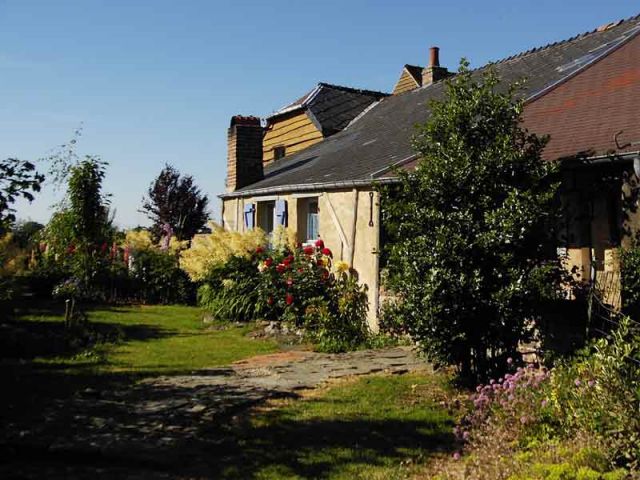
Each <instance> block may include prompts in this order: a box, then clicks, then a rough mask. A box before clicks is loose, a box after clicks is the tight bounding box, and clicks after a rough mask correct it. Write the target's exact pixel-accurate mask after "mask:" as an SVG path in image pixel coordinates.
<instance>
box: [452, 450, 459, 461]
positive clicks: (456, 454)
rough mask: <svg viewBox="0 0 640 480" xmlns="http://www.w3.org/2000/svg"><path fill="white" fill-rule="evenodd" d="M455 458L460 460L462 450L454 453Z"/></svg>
mask: <svg viewBox="0 0 640 480" xmlns="http://www.w3.org/2000/svg"><path fill="white" fill-rule="evenodd" d="M453 459H454V460H460V452H455V453H454V454H453Z"/></svg>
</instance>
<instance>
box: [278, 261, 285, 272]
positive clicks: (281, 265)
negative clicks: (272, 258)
mask: <svg viewBox="0 0 640 480" xmlns="http://www.w3.org/2000/svg"><path fill="white" fill-rule="evenodd" d="M286 269H287V267H286V265H283V264H282V263H279V264H278V265H276V272H278V273H282V272H284V271H285V270H286Z"/></svg>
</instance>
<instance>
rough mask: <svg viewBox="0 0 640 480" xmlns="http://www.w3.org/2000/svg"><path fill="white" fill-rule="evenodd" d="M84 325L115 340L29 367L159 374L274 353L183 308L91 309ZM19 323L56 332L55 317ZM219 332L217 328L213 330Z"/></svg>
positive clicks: (58, 319) (28, 317) (242, 331)
mask: <svg viewBox="0 0 640 480" xmlns="http://www.w3.org/2000/svg"><path fill="white" fill-rule="evenodd" d="M88 317H89V322H90V324H91V326H92V327H95V328H97V329H98V330H99V331H103V332H105V331H108V330H109V329H111V330H115V331H117V336H119V337H121V341H119V342H116V343H109V342H107V343H102V344H100V345H98V346H96V347H94V348H92V349H91V351H88V352H87V351H84V352H74V353H73V354H72V355H64V356H60V355H58V356H52V357H51V356H42V357H38V356H36V357H35V358H34V363H36V364H41V365H58V366H61V367H64V369H65V371H66V372H67V373H74V372H78V371H81V370H85V369H87V368H91V370H92V371H93V373H95V374H98V375H99V374H103V373H122V374H135V375H160V374H177V373H185V372H190V371H193V370H196V369H200V368H206V367H214V366H220V365H227V364H229V363H231V362H234V361H236V360H241V359H243V358H247V357H250V356H253V355H259V354H262V353H269V352H272V351H275V350H276V349H277V346H276V345H275V343H273V342H268V341H258V340H253V339H250V338H247V337H246V334H247V333H248V332H249V330H250V328H251V327H249V326H243V327H237V326H229V327H228V328H216V325H213V326H210V327H207V325H205V324H203V322H202V311H201V310H200V309H198V308H195V307H187V306H158V305H154V306H129V307H109V308H96V309H93V310H90V311H89V312H88ZM20 320H21V322H23V324H27V325H28V322H31V323H34V324H36V323H39V324H43V323H44V324H46V323H51V324H52V325H54V326H57V327H58V328H61V326H62V322H63V317H62V315H60V314H51V313H49V312H48V311H44V312H36V313H34V312H29V313H26V314H24V315H22V316H21V317H20ZM218 327H219V326H218Z"/></svg>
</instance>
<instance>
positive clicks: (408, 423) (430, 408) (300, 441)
mask: <svg viewBox="0 0 640 480" xmlns="http://www.w3.org/2000/svg"><path fill="white" fill-rule="evenodd" d="M89 321H90V325H91V328H92V329H94V330H95V331H97V332H99V336H100V337H101V338H107V339H110V338H116V337H117V338H118V339H119V341H118V342H115V343H112V342H106V343H101V344H98V345H97V346H94V347H93V348H91V349H86V348H82V345H80V346H78V348H76V349H74V350H73V351H70V352H68V353H67V354H66V355H60V354H59V352H58V351H57V350H56V349H55V348H49V347H50V346H51V345H49V344H50V343H51V342H50V339H51V338H54V337H55V335H52V334H55V333H60V329H61V328H62V316H61V315H60V312H58V313H50V311H48V310H47V309H46V308H43V309H42V310H37V309H34V308H31V309H30V310H29V311H25V312H23V314H22V315H21V316H20V320H19V324H20V325H21V326H23V327H25V328H27V329H29V328H30V329H31V330H32V333H34V332H35V333H36V334H37V335H35V337H38V338H41V339H42V338H44V339H45V342H44V343H42V342H35V343H34V344H33V345H28V346H27V347H28V348H26V349H25V350H24V352H26V353H28V355H26V356H25V357H24V359H23V360H21V361H15V360H11V359H5V360H3V364H4V365H3V369H2V371H1V373H0V377H2V378H1V379H0V380H1V381H2V382H3V386H4V391H5V394H4V395H3V396H2V397H1V398H0V411H2V412H3V416H5V417H6V418H7V419H10V421H12V422H17V423H18V424H21V425H22V424H24V425H26V426H28V425H29V422H31V423H33V422H34V420H33V419H35V418H38V417H37V415H36V414H37V412H40V411H42V410H43V409H44V408H45V407H46V406H47V405H48V404H49V403H50V402H52V401H54V400H55V399H63V400H64V399H65V398H69V397H70V396H72V395H74V394H75V393H76V392H78V391H79V390H82V389H86V388H89V387H91V388H94V389H98V390H104V389H107V388H109V387H110V385H111V384H113V386H114V387H117V388H123V387H126V386H127V385H128V384H133V383H135V382H136V381H137V380H138V379H139V378H141V377H143V376H148V375H161V374H180V373H186V372H191V371H193V370H196V369H199V368H204V367H212V366H220V365H225V364H229V363H230V362H233V361H235V360H239V359H242V358H246V357H249V356H252V355H256V354H261V353H268V352H272V351H274V350H276V349H277V345H276V344H275V343H273V342H269V341H261V340H252V339H249V338H247V336H246V333H247V332H248V328H249V327H234V326H227V327H226V328H218V327H220V325H213V328H211V327H207V326H206V325H203V324H202V322H201V312H200V311H199V310H198V309H196V308H190V307H181V306H148V307H145V306H136V307H113V308H108V307H105V308H96V309H93V310H91V311H89ZM448 388H449V387H448V383H447V379H446V378H445V377H444V376H442V375H433V374H427V373H421V374H410V375H403V376H391V375H386V376H372V377H362V378H358V379H350V380H343V381H341V382H340V383H337V384H332V385H330V386H328V387H325V388H322V389H319V390H314V391H312V392H309V393H307V394H304V395H302V397H301V398H299V399H289V400H279V401H277V402H275V403H271V404H269V405H267V406H263V407H261V408H259V409H256V410H254V411H252V412H250V413H246V412H245V413H243V414H238V415H236V416H234V417H233V418H226V417H225V418H224V419H223V420H221V419H218V420H217V421H213V422H211V423H210V425H207V426H206V427H205V428H204V429H203V430H202V431H200V432H199V434H198V439H197V440H195V439H194V440H192V441H190V442H191V443H188V444H185V445H183V446H181V447H180V449H179V451H176V452H173V453H171V452H167V454H168V456H166V457H163V454H162V453H161V454H160V458H161V459H162V458H164V459H165V460H166V461H167V462H169V463H168V465H171V467H172V468H173V463H174V462H173V460H171V459H170V458H173V457H171V455H177V457H176V458H180V455H182V454H184V455H186V456H188V455H191V456H192V457H194V458H195V459H197V462H195V463H196V465H193V466H192V467H190V466H188V465H185V466H184V468H183V467H179V466H178V465H175V468H176V469H177V468H180V472H181V475H182V474H185V475H186V474H191V473H192V474H193V477H194V478H224V479H246V478H253V479H266V480H269V479H281V478H292V479H296V478H298V479H303V478H308V479H315V478H320V479H325V478H326V479H358V478H366V479H368V480H369V479H371V480H373V479H385V480H387V479H394V478H406V477H407V476H408V475H410V474H412V473H415V472H417V471H419V468H418V467H420V466H421V465H424V464H425V462H428V461H429V460H430V459H431V458H433V457H434V456H436V457H437V456H445V455H448V456H450V455H451V452H452V451H453V448H454V446H455V445H454V439H453V435H452V433H451V432H452V427H453V419H452V416H451V414H450V412H448V411H447V410H446V409H445V408H444V407H443V406H442V405H441V404H440V401H441V400H444V399H446V398H447V397H448V396H449V394H450V392H449V391H448ZM183 449H186V450H184V451H183ZM189 458H191V457H189ZM190 468H193V471H190Z"/></svg>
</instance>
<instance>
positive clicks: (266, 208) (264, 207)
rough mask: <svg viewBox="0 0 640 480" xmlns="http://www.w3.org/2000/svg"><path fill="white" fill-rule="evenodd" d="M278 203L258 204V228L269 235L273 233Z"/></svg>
mask: <svg viewBox="0 0 640 480" xmlns="http://www.w3.org/2000/svg"><path fill="white" fill-rule="evenodd" d="M275 203H276V202H273V201H271V202H258V221H257V224H258V227H259V228H261V229H262V230H264V231H265V232H266V233H267V234H270V233H271V232H273V211H274V210H275Z"/></svg>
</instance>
